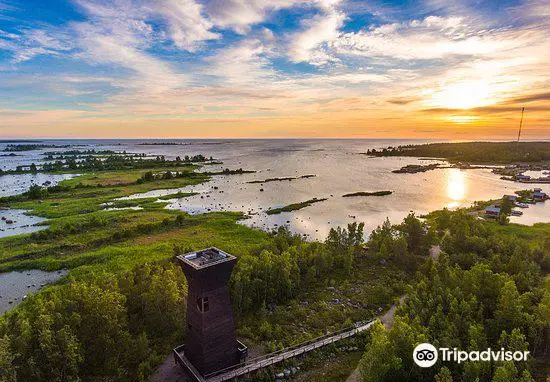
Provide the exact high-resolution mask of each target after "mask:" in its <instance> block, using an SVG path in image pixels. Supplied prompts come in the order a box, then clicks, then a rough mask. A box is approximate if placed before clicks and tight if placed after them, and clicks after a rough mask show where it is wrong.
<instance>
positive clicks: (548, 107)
mask: <svg viewBox="0 0 550 382" xmlns="http://www.w3.org/2000/svg"><path fill="white" fill-rule="evenodd" d="M549 36H550V0H532V1H517V0H488V1H479V0H463V1H451V0H420V1H407V0H384V1H382V0H380V1H379V0H375V1H368V0H367V1H360V0H111V1H106V0H0V138H225V137H234V138H242V137H248V138H284V137H307V138H324V137H327V138H328V137H340V138H347V137H350V138H351V137H357V138H382V137H388V138H434V139H435V138H445V139H478V138H479V139H481V138H483V139H489V138H492V139H508V138H509V139H515V138H516V137H517V131H518V126H519V121H520V116H521V108H522V107H525V119H524V125H523V137H524V139H538V138H550V86H549V85H550V38H549Z"/></svg>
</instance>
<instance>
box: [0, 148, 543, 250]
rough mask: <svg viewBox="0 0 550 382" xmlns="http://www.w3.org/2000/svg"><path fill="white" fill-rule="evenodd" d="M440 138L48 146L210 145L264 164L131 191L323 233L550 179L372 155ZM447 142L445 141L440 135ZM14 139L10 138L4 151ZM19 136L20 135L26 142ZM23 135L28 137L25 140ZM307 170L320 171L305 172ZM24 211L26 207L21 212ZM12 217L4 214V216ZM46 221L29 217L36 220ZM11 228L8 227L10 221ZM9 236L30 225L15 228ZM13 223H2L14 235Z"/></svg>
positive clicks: (35, 178)
mask: <svg viewBox="0 0 550 382" xmlns="http://www.w3.org/2000/svg"><path fill="white" fill-rule="evenodd" d="M428 142H434V141H430V140H396V139H212V140H204V139H202V140H178V139H162V140H161V139H155V140H152V139H144V140H57V141H56V140H44V141H41V142H36V143H38V144H46V145H59V146H66V145H71V146H72V147H71V149H79V150H88V149H96V150H114V151H126V152H128V153H145V154H148V155H164V156H166V157H167V158H170V159H173V158H175V157H176V156H181V157H183V156H185V155H190V156H191V155H196V154H202V155H205V156H207V157H210V156H212V157H213V158H214V159H215V160H217V161H221V162H223V164H221V165H207V166H204V167H203V168H201V170H199V171H218V170H222V169H225V168H229V169H231V170H234V169H239V168H242V169H243V170H251V171H255V172H254V173H250V174H242V175H219V176H214V177H213V178H212V180H211V181H209V182H206V183H203V184H200V185H196V186H189V187H184V188H180V189H166V190H156V191H151V192H148V193H144V194H138V195H132V196H131V197H129V198H140V197H154V196H161V195H169V194H175V193H177V192H179V191H182V192H196V193H197V195H195V196H191V197H186V198H180V199H177V198H175V199H171V200H170V203H169V204H168V205H167V207H166V208H170V209H178V210H181V211H185V212H188V213H190V214H201V213H208V212H212V211H241V212H244V213H245V214H246V216H247V218H246V219H243V220H242V221H241V223H242V224H245V225H247V226H250V227H255V228H259V229H264V230H268V231H269V230H272V229H274V228H277V227H280V226H282V225H286V226H288V227H289V228H290V229H291V230H292V231H294V232H296V233H299V234H301V235H304V237H306V238H307V239H309V240H323V239H324V238H325V237H326V236H327V234H328V231H329V230H330V228H333V227H338V226H345V225H347V224H348V223H351V222H364V223H365V232H366V235H368V233H369V232H370V231H372V230H373V229H374V228H376V227H377V226H378V225H380V224H382V223H383V221H384V220H385V219H390V221H391V222H392V223H399V222H400V221H401V220H402V219H403V218H404V217H405V216H406V215H407V214H409V213H410V212H414V213H415V214H417V215H419V216H420V215H423V214H426V213H428V212H430V211H433V210H437V209H441V208H444V207H447V208H450V209H455V208H459V207H467V206H470V205H471V204H472V203H473V202H474V201H477V200H487V199H495V198H500V197H502V195H504V194H512V193H514V191H517V190H521V189H525V188H532V187H537V186H540V187H541V188H543V190H545V188H549V189H548V190H546V191H548V192H550V187H549V186H548V185H544V184H543V185H537V184H529V185H525V184H520V183H515V182H511V181H506V180H501V179H500V176H498V175H495V174H493V173H492V172H491V170H490V169H468V170H460V169H455V168H444V169H436V170H432V171H428V172H423V173H416V174H403V173H401V174H399V173H393V172H392V170H395V169H399V168H401V167H403V166H405V165H409V164H423V165H425V164H430V163H440V164H446V162H445V161H444V160H440V159H435V158H434V159H430V158H408V157H378V158H374V157H370V156H368V155H366V152H367V150H369V149H374V148H375V149H380V148H384V147H389V146H400V145H408V144H420V143H428ZM439 142H441V141H439ZM6 144H8V143H0V151H2V150H3V146H5V145H6ZM16 144H17V143H16ZM19 144H22V143H19ZM64 150H67V148H58V149H57V148H56V149H52V148H46V149H41V150H33V151H23V152H18V153H16V154H18V156H14V157H0V167H1V168H2V169H4V170H6V169H13V168H16V167H17V166H18V165H28V164H30V163H36V164H37V165H40V163H42V162H43V158H44V156H43V155H42V153H43V152H45V151H64ZM304 175H314V176H313V177H305V178H301V177H302V176H304ZM70 176H74V175H55V176H54V175H47V174H37V175H8V176H3V177H0V192H1V193H0V196H6V195H14V194H17V193H20V192H23V191H24V190H26V189H28V187H29V186H30V185H31V184H42V183H43V182H45V181H50V182H52V184H55V183H57V182H59V181H61V180H63V179H66V178H67V177H70ZM287 177H292V178H298V179H293V180H285V181H272V182H263V183H249V182H252V181H263V180H266V179H272V178H287ZM386 190H387V191H392V194H391V195H386V196H358V197H343V195H344V194H348V193H354V192H374V191H386ZM313 198H318V199H326V200H325V201H322V202H318V203H314V204H312V205H311V206H309V207H306V208H303V209H300V210H297V211H292V212H284V213H281V214H277V215H268V214H267V213H266V211H267V210H268V209H270V208H277V207H282V206H286V205H289V204H292V203H300V202H303V201H306V200H310V199H313ZM522 212H523V216H520V217H512V218H511V219H512V221H513V222H517V223H521V224H529V225H531V224H535V223H537V222H550V208H547V205H546V204H545V203H541V204H538V205H535V206H531V207H530V208H528V209H523V210H522ZM18 213H19V214H21V212H20V211H19V212H18ZM0 224H3V223H0ZM32 227H34V229H36V226H33V225H32V224H30V225H29V227H28V228H29V229H31V230H32V229H33V228H32ZM0 228H5V227H0ZM13 231H15V232H9V233H7V235H12V234H19V233H24V232H26V231H25V230H24V229H23V230H13ZM5 232H7V231H0V237H1V236H2V234H4V236H5V235H6V234H5Z"/></svg>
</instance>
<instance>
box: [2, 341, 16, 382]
mask: <svg viewBox="0 0 550 382" xmlns="http://www.w3.org/2000/svg"><path fill="white" fill-rule="evenodd" d="M14 360H15V354H14V353H13V351H12V350H11V349H10V338H9V337H8V336H7V335H4V337H1V338H0V382H16V381H17V373H16V371H15V365H14V363H13V362H14Z"/></svg>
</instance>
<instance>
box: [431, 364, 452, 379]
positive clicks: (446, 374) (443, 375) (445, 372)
mask: <svg viewBox="0 0 550 382" xmlns="http://www.w3.org/2000/svg"><path fill="white" fill-rule="evenodd" d="M435 382H453V376H452V375H451V371H450V370H449V369H448V368H447V367H446V366H443V367H442V368H441V369H440V370H439V373H437V374H436V376H435Z"/></svg>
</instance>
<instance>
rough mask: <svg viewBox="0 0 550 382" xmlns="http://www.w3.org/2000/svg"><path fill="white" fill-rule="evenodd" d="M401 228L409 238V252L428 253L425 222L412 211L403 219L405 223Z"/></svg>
mask: <svg viewBox="0 0 550 382" xmlns="http://www.w3.org/2000/svg"><path fill="white" fill-rule="evenodd" d="M400 230H401V231H402V232H403V234H404V235H405V238H406V239H407V245H408V249H409V252H411V253H414V254H415V255H426V254H427V250H428V249H427V246H426V244H427V243H426V237H425V236H426V233H427V229H426V227H425V226H424V224H423V223H422V222H421V221H420V220H419V219H418V218H417V217H416V216H415V215H414V212H411V213H410V214H409V215H407V217H406V218H405V219H404V220H403V224H401V226H400Z"/></svg>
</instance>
